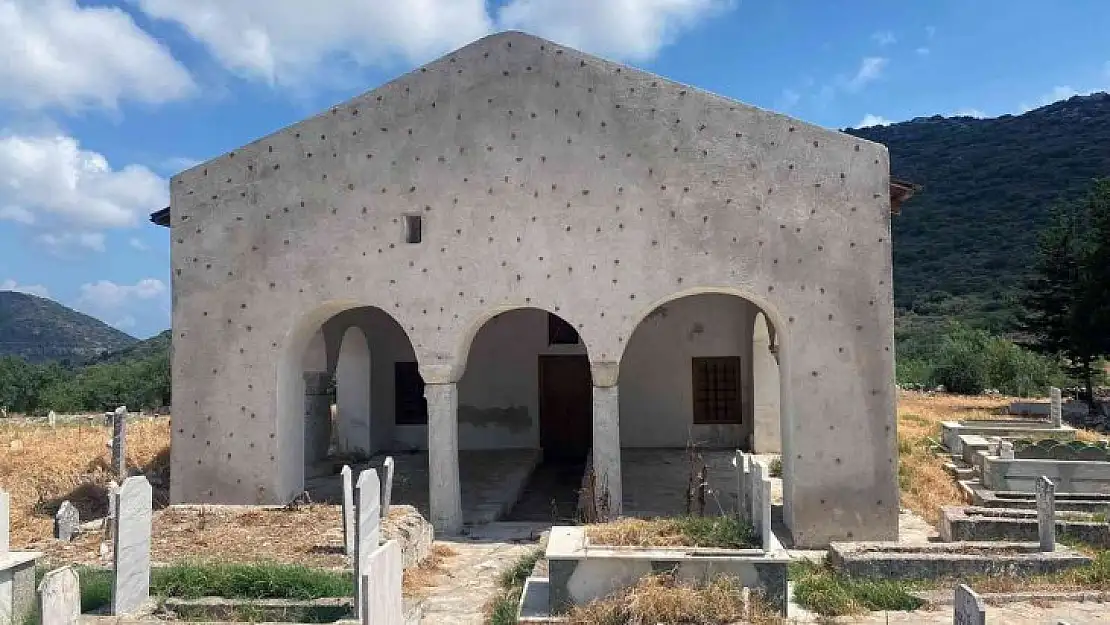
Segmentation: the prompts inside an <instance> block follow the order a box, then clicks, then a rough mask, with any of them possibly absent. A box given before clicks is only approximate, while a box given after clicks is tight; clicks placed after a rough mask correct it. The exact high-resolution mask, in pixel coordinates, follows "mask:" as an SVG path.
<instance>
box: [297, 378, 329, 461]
mask: <svg viewBox="0 0 1110 625" xmlns="http://www.w3.org/2000/svg"><path fill="white" fill-rule="evenodd" d="M331 380H332V377H331V375H330V374H329V373H328V372H326V371H306V372H305V373H304V455H305V465H306V475H305V477H312V476H313V475H314V473H313V471H312V469H314V468H315V466H316V465H317V464H318V463H319V462H320V461H321V460H323V459H324V458H326V457H327V456H328V447H330V446H331V398H330V396H329V395H328V387H329V386H331Z"/></svg>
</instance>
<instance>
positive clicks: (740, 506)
mask: <svg viewBox="0 0 1110 625" xmlns="http://www.w3.org/2000/svg"><path fill="white" fill-rule="evenodd" d="M732 466H734V467H736V508H737V517H739V519H740V520H741V521H743V520H744V519H745V510H746V508H745V506H744V497H745V495H744V488H745V486H746V483H747V481H748V476H747V473H746V472H745V471H744V452H742V451H740V450H739V449H737V450H736V453H735V454H733V456H732Z"/></svg>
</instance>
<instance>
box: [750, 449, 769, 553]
mask: <svg viewBox="0 0 1110 625" xmlns="http://www.w3.org/2000/svg"><path fill="white" fill-rule="evenodd" d="M750 466H751V472H750V473H749V481H748V490H750V491H751V493H752V509H751V515H752V516H751V524H752V529H753V530H754V531H755V535H756V537H757V538H758V539H759V544H760V547H762V548H764V549H766V548H767V547H768V545H770V543H771V478H770V470H769V469H768V468H767V465H765V464H763V463H762V462H760V461H758V460H753V461H752V462H751V464H750Z"/></svg>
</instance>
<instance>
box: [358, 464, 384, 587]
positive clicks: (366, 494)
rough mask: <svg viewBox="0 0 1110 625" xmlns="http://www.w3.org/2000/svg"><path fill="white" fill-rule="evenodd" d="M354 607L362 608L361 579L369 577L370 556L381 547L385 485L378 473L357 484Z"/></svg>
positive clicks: (365, 473) (366, 474)
mask: <svg viewBox="0 0 1110 625" xmlns="http://www.w3.org/2000/svg"><path fill="white" fill-rule="evenodd" d="M354 494H355V554H354V569H355V575H354V578H355V605H356V606H360V607H359V609H361V605H362V577H363V575H366V573H367V570H368V568H367V567H368V566H369V563H370V555H371V554H372V553H374V552H375V551H376V550H377V549H378V545H379V544H380V543H381V522H382V511H381V495H382V484H381V481H380V480H378V472H377V471H375V470H374V469H366V470H364V471H362V472H361V473H359V475H358V481H357V482H355V492H354Z"/></svg>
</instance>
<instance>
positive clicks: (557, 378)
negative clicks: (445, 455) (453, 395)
mask: <svg viewBox="0 0 1110 625" xmlns="http://www.w3.org/2000/svg"><path fill="white" fill-rule="evenodd" d="M458 385H459V386H458V388H459V406H458V426H459V434H458V436H459V450H460V451H459V469H460V476H461V478H460V481H461V486H462V504H463V516H464V518H466V520H467V521H468V522H473V518H474V511H475V510H476V509H479V508H482V507H490V504H493V506H494V507H495V508H497V509H503V510H502V511H503V512H508V518H509V519H513V520H535V521H552V520H557V519H564V520H565V519H570V518H573V516H574V513H575V510H576V508H577V504H578V500H577V489H578V488H579V487H580V485H581V479H582V473H583V470H584V467H585V461H586V456H587V454H588V453H589V449H590V444H591V440H592V415H593V412H592V411H593V399H592V398H593V395H592V394H593V386H592V382H591V376H590V361H589V357H588V355H587V352H586V346H585V345H584V344H583V342H582V340H581V337H580V336H579V335H578V332H577V331H576V330H575V329H574V327H573V326H572V325H571V324H569V323H568V322H567V321H566V320H564V319H562V318H561V317H559V316H558V315H555V314H553V313H549V312H547V311H544V310H539V309H535V308H521V309H513V310H509V311H505V312H501V313H499V314H497V315H495V316H493V317H491V318H490V319H489V320H487V321H486V322H485V323H484V324H482V325H481V327H480V328H479V329H478V331H477V332H476V334H475V335H474V339H473V341H472V343H471V344H470V346H469V350H468V352H467V357H466V368H465V370H464V372H463V374H462V377H461V379H460V380H459V383H458ZM491 469H492V471H491ZM491 472H496V473H497V476H496V478H492V477H490V474H491ZM491 480H492V481H493V482H494V483H496V484H497V485H498V489H497V490H496V491H495V490H494V489H486V490H485V492H484V493H475V492H474V487H473V486H474V485H477V484H481V483H482V482H486V483H490V482H491ZM483 497H484V498H496V501H480V499H481V498H483ZM481 520H486V519H481ZM489 520H492V519H489Z"/></svg>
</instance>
